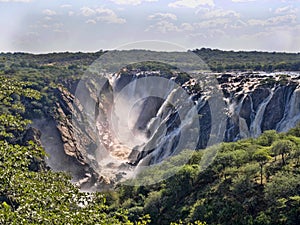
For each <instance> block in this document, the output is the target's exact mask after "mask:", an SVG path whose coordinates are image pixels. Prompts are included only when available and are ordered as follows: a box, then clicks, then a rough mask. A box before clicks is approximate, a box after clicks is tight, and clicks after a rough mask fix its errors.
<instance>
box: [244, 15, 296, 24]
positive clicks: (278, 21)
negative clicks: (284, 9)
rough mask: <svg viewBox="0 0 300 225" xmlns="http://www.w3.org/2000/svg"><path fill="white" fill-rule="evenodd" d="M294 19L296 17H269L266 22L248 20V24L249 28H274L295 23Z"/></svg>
mask: <svg viewBox="0 0 300 225" xmlns="http://www.w3.org/2000/svg"><path fill="white" fill-rule="evenodd" d="M296 18H297V16H295V15H284V16H276V17H271V18H269V19H267V20H258V19H251V20H248V24H249V25H250V26H274V25H278V24H282V23H288V24H290V23H294V22H295V21H296Z"/></svg>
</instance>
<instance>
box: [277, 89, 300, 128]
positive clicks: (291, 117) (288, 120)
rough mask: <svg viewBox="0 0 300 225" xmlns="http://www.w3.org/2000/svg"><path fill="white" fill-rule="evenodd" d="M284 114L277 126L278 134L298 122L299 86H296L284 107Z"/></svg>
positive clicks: (299, 114)
mask: <svg viewBox="0 0 300 225" xmlns="http://www.w3.org/2000/svg"><path fill="white" fill-rule="evenodd" d="M286 109H287V110H286V113H285V115H284V117H283V119H282V120H281V121H280V122H279V124H278V125H277V130H278V131H279V132H286V131H288V130H289V129H291V128H292V127H295V126H296V125H297V123H298V122H299V121H300V86H298V87H297V88H296V89H295V90H294V92H293V94H292V96H291V98H290V100H289V101H288V103H287V106H286Z"/></svg>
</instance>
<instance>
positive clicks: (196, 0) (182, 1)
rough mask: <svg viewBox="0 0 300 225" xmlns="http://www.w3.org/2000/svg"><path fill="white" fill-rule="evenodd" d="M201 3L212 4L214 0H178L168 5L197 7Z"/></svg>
mask: <svg viewBox="0 0 300 225" xmlns="http://www.w3.org/2000/svg"><path fill="white" fill-rule="evenodd" d="M203 5H208V6H214V5H215V4H214V0H179V1H175V2H171V3H170V4H168V6H169V7H172V8H180V7H187V8H197V7H198V6H203Z"/></svg>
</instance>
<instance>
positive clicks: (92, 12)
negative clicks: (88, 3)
mask: <svg viewBox="0 0 300 225" xmlns="http://www.w3.org/2000/svg"><path fill="white" fill-rule="evenodd" d="M80 11H81V14H82V15H83V16H85V17H90V16H95V18H94V20H97V21H102V22H106V23H118V24H122V23H125V22H126V20H125V19H123V18H121V17H118V16H117V14H116V13H115V12H114V11H112V10H111V9H107V8H103V7H99V8H95V9H92V8H89V7H82V8H81V9H80Z"/></svg>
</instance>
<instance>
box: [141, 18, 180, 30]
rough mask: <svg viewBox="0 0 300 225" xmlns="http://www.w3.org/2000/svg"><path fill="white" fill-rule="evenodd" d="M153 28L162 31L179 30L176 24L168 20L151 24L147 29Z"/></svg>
mask: <svg viewBox="0 0 300 225" xmlns="http://www.w3.org/2000/svg"><path fill="white" fill-rule="evenodd" d="M151 30H157V31H159V32H160V33H168V32H174V31H179V29H178V27H177V26H176V25H175V24H173V23H171V22H168V21H159V22H157V23H156V24H155V25H151V26H150V27H148V28H147V29H146V31H151Z"/></svg>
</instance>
